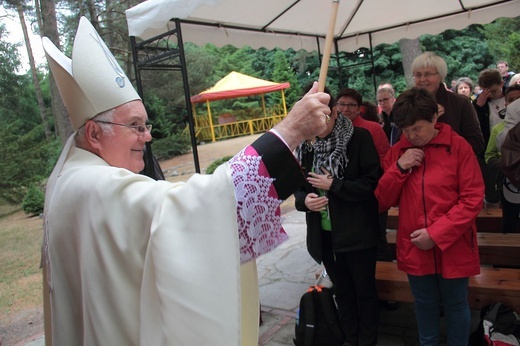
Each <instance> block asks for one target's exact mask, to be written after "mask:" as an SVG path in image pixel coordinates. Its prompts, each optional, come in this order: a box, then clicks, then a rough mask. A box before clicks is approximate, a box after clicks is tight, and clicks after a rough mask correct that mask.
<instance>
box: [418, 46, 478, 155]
mask: <svg viewBox="0 0 520 346" xmlns="http://www.w3.org/2000/svg"><path fill="white" fill-rule="evenodd" d="M411 69H412V74H413V79H414V82H415V86H416V87H418V88H421V89H425V90H427V91H429V92H430V93H432V94H433V95H434V96H435V99H436V100H437V103H438V104H439V110H440V112H439V119H438V121H439V122H442V123H446V124H449V125H450V126H451V128H452V129H453V130H454V131H455V132H457V133H458V134H459V135H461V136H462V137H464V138H465V139H466V140H467V141H468V142H469V144H470V145H471V147H472V148H473V151H474V152H475V154H477V155H482V156H483V155H484V149H485V143H484V138H483V137H482V131H481V130H480V124H479V122H478V119H477V115H476V113H475V109H474V108H473V106H472V104H471V102H470V99H469V98H468V97H464V96H462V95H457V94H455V93H452V92H450V91H448V90H446V87H445V86H444V84H443V82H444V79H445V78H446V75H447V74H448V65H447V64H446V61H444V59H443V58H441V57H440V56H438V55H436V54H435V53H433V52H425V53H423V54H421V55H419V56H418V57H417V58H415V59H414V61H413V62H412V66H411Z"/></svg>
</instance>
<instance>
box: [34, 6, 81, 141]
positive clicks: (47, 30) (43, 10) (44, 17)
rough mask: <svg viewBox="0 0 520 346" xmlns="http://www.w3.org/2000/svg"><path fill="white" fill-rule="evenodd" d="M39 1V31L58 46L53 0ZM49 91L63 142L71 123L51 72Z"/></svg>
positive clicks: (37, 12) (56, 128)
mask: <svg viewBox="0 0 520 346" xmlns="http://www.w3.org/2000/svg"><path fill="white" fill-rule="evenodd" d="M37 1H40V2H39V8H38V10H37V11H36V14H37V15H41V18H39V19H38V23H41V25H42V27H40V33H42V34H43V35H42V36H46V37H48V38H49V39H50V40H51V41H52V43H54V44H55V45H56V47H58V48H60V47H61V45H60V39H59V34H58V25H57V21H56V7H55V4H54V1H53V0H37ZM49 78H50V93H51V103H52V113H53V114H54V124H55V130H56V133H57V135H58V138H60V140H61V143H62V144H64V143H65V142H66V141H67V138H69V136H70V135H71V134H72V133H73V132H74V131H73V129H72V125H71V123H70V121H69V116H68V113H67V110H66V109H65V105H64V104H63V101H62V100H61V96H60V93H59V91H58V86H57V85H56V81H55V80H54V77H52V74H50V77H49Z"/></svg>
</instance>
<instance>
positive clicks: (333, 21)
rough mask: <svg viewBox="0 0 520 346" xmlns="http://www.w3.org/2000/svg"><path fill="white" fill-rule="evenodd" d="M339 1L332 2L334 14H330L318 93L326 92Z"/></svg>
mask: <svg viewBox="0 0 520 346" xmlns="http://www.w3.org/2000/svg"><path fill="white" fill-rule="evenodd" d="M338 7H339V0H334V1H333V2H332V12H331V14H330V21H329V30H328V31H327V36H325V49H324V50H323V58H322V60H321V68H320V77H319V79H318V91H319V92H323V91H324V90H325V82H326V80H327V72H328V70H329V60H330V51H331V50H332V39H333V38H334V27H335V26H336V16H337V15H338Z"/></svg>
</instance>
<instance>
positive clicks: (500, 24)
mask: <svg viewBox="0 0 520 346" xmlns="http://www.w3.org/2000/svg"><path fill="white" fill-rule="evenodd" d="M481 32H482V33H483V34H484V36H485V38H486V42H488V45H489V52H490V54H491V55H492V56H493V58H494V59H493V66H492V67H495V65H494V64H495V63H496V62H497V61H498V60H505V61H507V62H508V64H509V70H510V71H516V72H518V70H520V55H519V54H518V47H519V44H520V17H516V18H500V19H497V20H496V21H494V22H493V23H491V24H487V25H484V26H483V28H482V29H481Z"/></svg>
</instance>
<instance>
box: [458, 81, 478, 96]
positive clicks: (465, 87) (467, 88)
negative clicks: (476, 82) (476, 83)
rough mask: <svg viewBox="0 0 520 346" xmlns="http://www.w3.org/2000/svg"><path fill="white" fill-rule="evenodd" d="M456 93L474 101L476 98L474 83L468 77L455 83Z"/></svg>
mask: <svg viewBox="0 0 520 346" xmlns="http://www.w3.org/2000/svg"><path fill="white" fill-rule="evenodd" d="M455 93H456V94H459V95H462V96H466V97H468V98H469V99H471V100H472V101H473V100H474V99H475V98H476V97H475V96H474V95H473V81H472V80H471V79H469V78H468V77H460V78H459V79H457V81H456V82H455Z"/></svg>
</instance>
